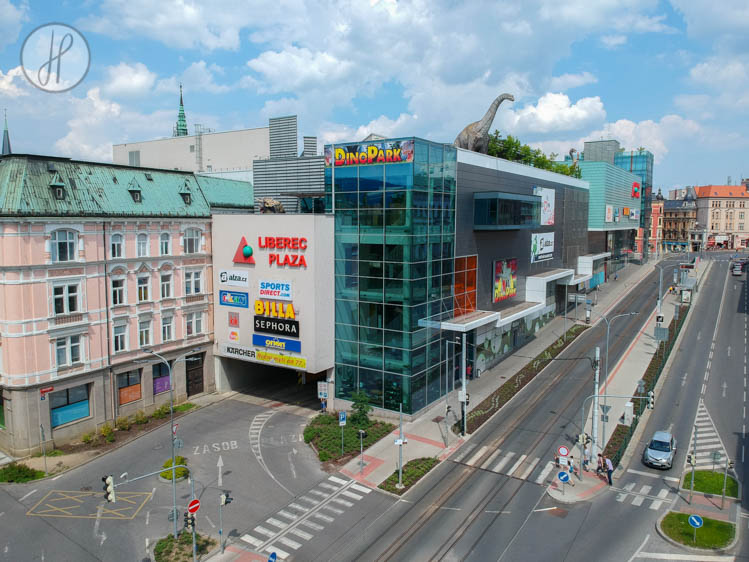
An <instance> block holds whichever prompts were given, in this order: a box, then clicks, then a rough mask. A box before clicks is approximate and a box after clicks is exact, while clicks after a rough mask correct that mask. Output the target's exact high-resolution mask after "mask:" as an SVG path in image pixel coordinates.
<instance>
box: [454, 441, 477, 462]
mask: <svg viewBox="0 0 749 562" xmlns="http://www.w3.org/2000/svg"><path fill="white" fill-rule="evenodd" d="M475 448H476V445H475V444H474V443H471V444H470V445H466V447H465V449H464V450H462V451H460V452H459V453H458V456H457V457H455V458H454V459H452V460H453V461H455V462H460V461H462V460H463V459H464V458H465V457H466V456H467V455H468V454H469V453H470V452H471V451H473V450H474V449H475Z"/></svg>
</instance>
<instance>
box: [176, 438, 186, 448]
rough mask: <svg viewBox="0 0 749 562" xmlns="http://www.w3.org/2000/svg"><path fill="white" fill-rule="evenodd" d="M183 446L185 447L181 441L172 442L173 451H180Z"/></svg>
mask: <svg viewBox="0 0 749 562" xmlns="http://www.w3.org/2000/svg"><path fill="white" fill-rule="evenodd" d="M184 446H185V442H184V441H182V439H175V440H174V448H175V449H181V448H182V447H184Z"/></svg>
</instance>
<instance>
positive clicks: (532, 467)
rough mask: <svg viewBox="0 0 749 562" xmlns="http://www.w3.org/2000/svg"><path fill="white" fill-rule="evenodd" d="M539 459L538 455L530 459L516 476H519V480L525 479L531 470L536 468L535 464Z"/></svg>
mask: <svg viewBox="0 0 749 562" xmlns="http://www.w3.org/2000/svg"><path fill="white" fill-rule="evenodd" d="M540 460H541V458H540V457H536V458H535V459H533V461H531V463H530V464H529V465H528V468H526V469H525V470H524V471H523V473H522V474H520V475H518V478H520V479H521V480H525V479H526V478H528V475H529V474H530V473H531V472H533V469H534V468H536V465H537V464H538V461H540Z"/></svg>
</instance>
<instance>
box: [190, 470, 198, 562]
mask: <svg viewBox="0 0 749 562" xmlns="http://www.w3.org/2000/svg"><path fill="white" fill-rule="evenodd" d="M190 490H191V492H192V499H193V500H194V499H195V478H193V477H192V473H191V474H190ZM193 517H195V516H193ZM195 519H197V517H195ZM195 519H193V524H192V562H197V553H198V548H197V546H195V527H196V523H195V522H194V521H195Z"/></svg>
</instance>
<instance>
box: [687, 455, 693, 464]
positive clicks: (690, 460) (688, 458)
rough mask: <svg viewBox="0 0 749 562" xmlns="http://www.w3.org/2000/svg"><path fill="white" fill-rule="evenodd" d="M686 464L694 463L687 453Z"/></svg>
mask: <svg viewBox="0 0 749 562" xmlns="http://www.w3.org/2000/svg"><path fill="white" fill-rule="evenodd" d="M687 464H688V465H694V463H693V462H692V453H687Z"/></svg>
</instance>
